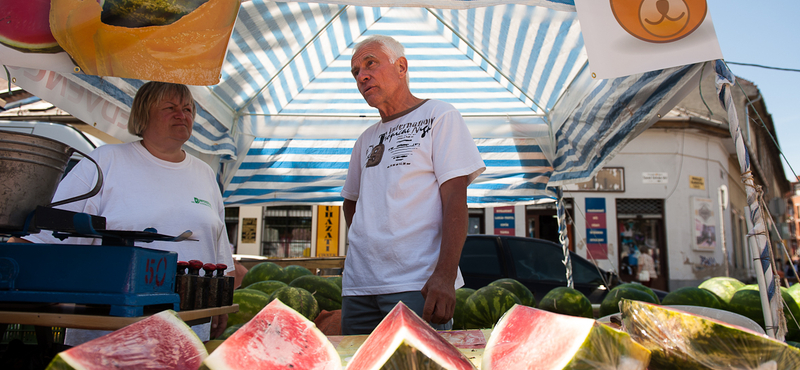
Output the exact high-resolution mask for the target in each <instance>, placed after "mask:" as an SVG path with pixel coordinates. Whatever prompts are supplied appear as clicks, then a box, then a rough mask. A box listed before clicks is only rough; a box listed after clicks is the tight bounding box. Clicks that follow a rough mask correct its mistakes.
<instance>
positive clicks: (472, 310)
mask: <svg viewBox="0 0 800 370" xmlns="http://www.w3.org/2000/svg"><path fill="white" fill-rule="evenodd" d="M515 304H521V301H520V300H519V298H517V296H516V295H514V293H511V292H509V291H508V290H507V289H505V288H501V287H499V286H493V285H487V286H485V287H483V288H480V289H478V290H476V291H475V293H472V294H471V295H470V296H469V298H467V300H466V306H467V310H466V313H467V315H466V319H465V326H466V327H467V329H485V328H491V327H492V326H494V324H495V323H497V320H500V317H501V316H503V314H504V313H506V311H508V310H509V309H510V308H511V307H513V306H514V305H515Z"/></svg>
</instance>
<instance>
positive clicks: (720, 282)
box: [698, 276, 744, 306]
mask: <svg viewBox="0 0 800 370" xmlns="http://www.w3.org/2000/svg"><path fill="white" fill-rule="evenodd" d="M743 286H744V283H742V282H741V281H739V280H738V279H736V278H732V277H727V276H717V277H713V278H710V279H708V280H706V281H704V282H702V283H701V284H700V285H699V286H698V288H700V289H705V290H707V291H709V292H711V293H714V294H715V295H716V296H717V298H718V299H719V301H720V303H722V305H723V306H727V305H728V303H730V301H731V298H733V294H734V293H736V290H738V289H739V288H741V287H743Z"/></svg>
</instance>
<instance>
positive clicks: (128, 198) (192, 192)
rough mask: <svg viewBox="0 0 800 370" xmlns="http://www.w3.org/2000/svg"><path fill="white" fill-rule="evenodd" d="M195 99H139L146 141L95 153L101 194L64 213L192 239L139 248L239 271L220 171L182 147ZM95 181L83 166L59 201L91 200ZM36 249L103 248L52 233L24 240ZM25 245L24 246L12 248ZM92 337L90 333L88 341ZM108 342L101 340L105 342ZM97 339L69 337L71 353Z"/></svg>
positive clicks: (173, 95)
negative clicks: (49, 245)
mask: <svg viewBox="0 0 800 370" xmlns="http://www.w3.org/2000/svg"><path fill="white" fill-rule="evenodd" d="M195 113H196V112H195V105H194V100H193V98H192V94H191V92H190V91H189V89H188V88H187V87H186V86H185V85H176V84H170V83H163V82H148V83H146V84H144V85H142V87H141V88H139V90H138V91H137V93H136V96H135V97H134V99H133V105H132V107H131V115H130V118H129V119H128V131H129V132H130V133H131V134H133V135H137V136H139V137H141V138H142V140H139V141H135V142H132V143H126V144H119V145H104V146H101V147H99V148H97V149H96V150H94V151H93V152H92V153H91V156H92V158H94V159H95V160H96V161H97V163H98V164H99V165H100V167H101V169H102V171H103V188H102V190H101V191H100V192H99V193H98V194H97V195H96V196H94V197H92V198H89V199H86V200H82V201H79V202H74V203H68V204H65V205H63V206H61V207H59V208H62V209H67V210H70V211H76V212H83V213H88V214H92V215H98V216H103V217H105V218H106V228H107V229H108V230H132V231H142V230H144V229H146V228H148V227H152V228H155V229H156V230H157V232H158V233H160V234H166V235H178V234H180V233H182V232H184V231H186V230H191V231H192V232H193V235H192V238H193V239H197V240H198V241H182V242H159V241H155V242H152V243H146V244H145V243H137V246H142V247H146V248H151V249H160V250H167V251H175V252H177V253H178V259H179V260H181V261H188V260H192V259H196V260H200V261H203V262H205V263H209V262H210V263H215V264H216V263H224V264H226V265H228V270H227V271H226V274H228V275H233V271H234V263H233V255H232V253H231V249H230V243H229V241H228V236H227V232H226V230H225V218H224V217H225V208H224V206H223V203H222V196H221V194H220V189H219V186H218V185H217V183H216V180H215V175H214V171H213V170H212V169H211V168H210V167H209V166H208V165H207V164H206V163H204V162H202V161H201V160H199V159H197V158H196V157H194V156H192V155H190V154H188V153H186V152H185V151H184V150H183V149H182V148H181V147H182V145H183V144H184V143H185V142H186V141H187V140H189V137H190V136H191V135H192V123H193V122H194V117H195ZM96 179H97V169H96V167H95V166H94V165H93V164H92V163H91V162H90V161H88V160H83V161H81V162H80V163H79V164H78V165H76V166H75V168H73V170H72V171H70V173H69V174H68V175H67V176H66V177H65V178H64V180H62V182H61V183H60V184H59V186H58V189H57V190H56V194H55V196H54V201H58V200H61V199H67V198H70V197H73V196H76V195H79V194H84V193H87V192H88V190H89V189H90V188H92V187H93V186H94V184H95V182H96ZM25 239H26V240H27V241H30V242H34V243H70V244H98V245H99V244H101V240H100V239H91V238H67V239H66V240H64V241H63V242H62V241H60V240H58V239H56V238H54V237H53V236H52V234H51V233H50V232H41V233H39V234H36V235H29V236H26V237H25ZM12 241H16V242H19V241H20V240H18V239H17V240H12ZM226 323H227V315H221V316H217V317H214V318H213V320H212V323H211V324H210V325H209V324H205V325H198V326H195V327H193V329H195V331H196V332H198V335H199V336H200V339H202V340H208V339H209V337H210V338H215V337H217V336H218V335H219V334H221V333H222V331H223V330H224V329H225V324H226ZM86 332H91V333H89V334H87V333H86ZM99 335H102V334H99ZM99 335H98V333H97V331H78V330H68V331H67V335H66V341H67V343H66V344H68V345H77V344H80V343H82V342H84V341H86V340H90V339H93V338H94V337H97V336H99Z"/></svg>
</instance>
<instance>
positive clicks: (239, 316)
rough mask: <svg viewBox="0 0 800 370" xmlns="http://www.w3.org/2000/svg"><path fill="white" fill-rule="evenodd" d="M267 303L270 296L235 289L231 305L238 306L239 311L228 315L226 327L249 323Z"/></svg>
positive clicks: (252, 290)
mask: <svg viewBox="0 0 800 370" xmlns="http://www.w3.org/2000/svg"><path fill="white" fill-rule="evenodd" d="M269 301H270V296H269V295H268V294H266V293H264V292H262V291H260V290H255V289H236V290H235V291H234V292H233V303H234V304H238V305H239V311H237V312H234V313H230V314H228V327H231V326H234V325H237V324H244V323H246V322H248V321H250V319H252V318H253V316H255V315H256V314H257V313H258V312H259V311H261V310H262V309H263V308H264V306H266V305H267V304H268V303H269Z"/></svg>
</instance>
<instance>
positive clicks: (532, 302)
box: [489, 278, 536, 307]
mask: <svg viewBox="0 0 800 370" xmlns="http://www.w3.org/2000/svg"><path fill="white" fill-rule="evenodd" d="M489 285H492V286H499V287H501V288H505V289H507V290H508V291H510V292H511V293H514V295H516V296H517V298H519V300H520V302H522V304H523V305H525V306H530V307H536V297H535V296H534V295H533V293H532V292H531V291H530V289H528V287H526V286H525V285H523V284H522V283H520V282H519V281H517V280H514V279H511V278H503V279H497V280H495V281H493V282H491V283H489Z"/></svg>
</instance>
